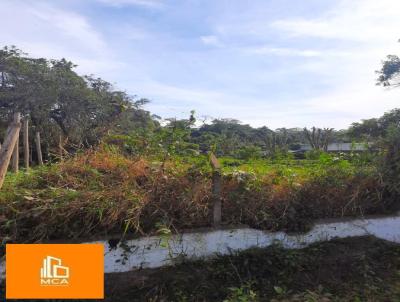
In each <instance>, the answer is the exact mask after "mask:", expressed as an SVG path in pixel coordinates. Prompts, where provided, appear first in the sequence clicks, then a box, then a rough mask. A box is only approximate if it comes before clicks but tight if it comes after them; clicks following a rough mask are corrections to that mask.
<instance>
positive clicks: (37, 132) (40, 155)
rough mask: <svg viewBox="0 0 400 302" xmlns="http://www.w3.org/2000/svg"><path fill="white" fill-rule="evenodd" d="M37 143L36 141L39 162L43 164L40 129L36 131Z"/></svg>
mask: <svg viewBox="0 0 400 302" xmlns="http://www.w3.org/2000/svg"><path fill="white" fill-rule="evenodd" d="M35 143H36V153H37V159H38V164H39V165H43V156H42V147H41V145H40V132H39V131H36V136H35Z"/></svg>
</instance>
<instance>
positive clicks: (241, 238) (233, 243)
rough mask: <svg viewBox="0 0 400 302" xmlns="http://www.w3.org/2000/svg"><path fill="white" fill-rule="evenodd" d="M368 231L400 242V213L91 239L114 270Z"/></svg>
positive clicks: (299, 245)
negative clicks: (289, 228) (290, 225)
mask: <svg viewBox="0 0 400 302" xmlns="http://www.w3.org/2000/svg"><path fill="white" fill-rule="evenodd" d="M366 235H373V236H376V237H378V238H381V239H385V240H388V241H392V242H397V243H400V216H392V217H379V218H367V219H354V220H346V221H344V220H343V221H331V222H321V223H318V224H316V225H315V226H314V227H313V228H312V230H311V231H309V232H308V233H305V234H295V235H289V234H286V233H284V232H266V231H261V230H255V229H251V228H235V229H224V230H209V231H203V232H192V233H183V234H179V235H171V236H169V237H165V236H164V237H162V238H160V237H158V236H151V237H144V238H139V239H133V240H128V241H125V242H124V243H123V244H118V246H117V247H114V248H112V247H111V246H110V244H109V242H108V241H95V242H90V243H102V244H104V246H105V251H106V252H105V255H104V258H105V264H104V265H105V267H104V270H105V272H106V273H114V272H126V271H131V270H136V269H139V268H157V267H161V266H165V265H172V264H174V263H176V262H179V261H180V260H181V259H182V258H185V259H186V260H187V259H199V258H200V259H201V258H209V257H213V256H215V255H216V254H221V255H226V254H229V253H231V252H233V251H238V250H245V249H249V248H252V247H261V248H262V247H267V246H270V245H271V244H273V243H280V244H282V245H283V246H284V247H285V248H288V249H295V248H302V247H305V246H307V245H309V244H311V243H314V242H320V241H327V240H330V239H332V238H346V237H355V236H366ZM4 271H5V264H4V262H3V263H1V264H0V272H1V277H0V279H1V278H4Z"/></svg>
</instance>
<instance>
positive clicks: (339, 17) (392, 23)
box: [270, 0, 400, 44]
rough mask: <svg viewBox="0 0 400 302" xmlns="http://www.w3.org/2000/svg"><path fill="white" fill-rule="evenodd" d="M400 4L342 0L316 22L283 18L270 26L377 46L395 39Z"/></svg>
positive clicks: (301, 33)
mask: <svg viewBox="0 0 400 302" xmlns="http://www.w3.org/2000/svg"><path fill="white" fill-rule="evenodd" d="M399 14H400V1H397V0H380V1H375V0H352V1H348V0H341V1H340V2H339V3H338V5H337V6H336V7H335V8H334V9H333V10H331V11H329V12H328V13H326V14H324V15H322V16H319V17H318V18H315V19H302V18H294V19H281V20H276V21H274V22H272V23H271V24H270V25H271V26H272V27H273V28H275V29H278V30H282V31H286V32H288V33H290V34H292V35H294V36H309V37H317V38H328V39H339V40H349V41H356V42H368V43H376V44H378V43H379V42H380V43H382V42H388V43H391V42H392V41H393V40H396V38H398V37H395V35H396V34H397V33H396V28H398V26H399V25H400V20H399V18H398V16H399Z"/></svg>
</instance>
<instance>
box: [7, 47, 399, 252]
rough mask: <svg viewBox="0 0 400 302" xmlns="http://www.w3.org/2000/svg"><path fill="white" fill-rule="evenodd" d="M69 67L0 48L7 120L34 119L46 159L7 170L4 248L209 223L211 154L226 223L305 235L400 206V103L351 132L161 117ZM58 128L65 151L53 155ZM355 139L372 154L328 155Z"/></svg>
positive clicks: (367, 152)
mask: <svg viewBox="0 0 400 302" xmlns="http://www.w3.org/2000/svg"><path fill="white" fill-rule="evenodd" d="M73 68H74V65H73V63H71V62H68V61H66V60H64V59H62V60H46V59H33V58H30V57H28V56H26V55H25V54H23V53H22V52H21V51H20V50H18V49H16V48H4V49H3V50H1V51H0V78H1V82H0V84H1V85H0V116H1V117H2V118H3V121H6V120H7V118H9V117H10V114H11V113H13V112H15V111H20V112H22V114H23V116H24V117H25V118H27V119H29V120H31V122H32V124H33V127H34V130H39V131H41V132H42V137H43V138H44V145H45V147H46V148H45V149H46V151H47V152H46V159H47V160H48V162H49V164H47V165H45V166H42V167H37V168H34V169H32V170H31V171H29V172H28V173H26V172H25V171H22V172H20V173H18V174H9V175H8V176H7V178H6V182H5V184H4V187H3V188H2V190H1V191H0V234H1V242H2V243H3V244H4V243H5V242H35V241H46V240H51V239H59V238H84V237H87V236H93V235H104V234H110V233H113V234H120V235H121V236H122V234H144V233H146V234H149V233H154V232H157V231H158V230H159V229H160V228H165V227H167V228H169V229H171V230H174V231H176V230H182V229H185V228H194V227H203V226H209V225H210V224H211V213H210V212H211V211H210V208H209V207H210V203H211V196H210V195H211V168H210V165H209V163H208V156H207V153H208V152H209V151H213V152H214V153H215V154H217V156H219V157H220V161H221V163H222V166H223V187H222V202H223V203H222V204H223V206H222V207H223V209H222V210H223V223H224V224H247V225H250V226H252V227H257V228H263V229H268V230H278V229H279V230H287V231H304V230H306V229H307V228H309V227H310V225H311V224H312V222H313V221H314V220H315V219H319V218H326V217H345V216H360V215H366V214H375V213H387V212H393V211H396V210H397V209H398V208H399V206H398V198H399V196H400V186H399V175H400V173H399V172H400V164H399V163H400V158H399V148H400V147H399V142H400V131H399V122H400V109H395V110H392V111H391V112H388V113H386V114H385V115H383V116H382V117H380V118H378V119H370V120H363V121H361V122H360V123H354V124H353V125H352V126H351V127H350V128H349V129H347V130H345V131H344V130H342V131H334V130H333V129H319V128H315V127H314V128H312V129H297V128H296V129H285V128H281V129H276V130H271V129H268V128H267V127H262V128H252V127H251V126H249V125H243V124H241V123H240V122H238V121H236V120H232V119H219V120H213V121H212V122H211V123H209V124H202V125H199V124H198V122H197V121H196V116H195V112H194V111H192V112H191V113H190V116H189V118H188V119H182V120H177V119H166V120H164V121H160V119H159V118H158V117H154V116H151V115H150V113H149V112H147V111H144V110H143V109H141V106H142V105H143V104H145V103H146V102H147V100H146V99H138V100H136V98H133V97H131V96H129V95H127V94H126V93H125V92H122V91H116V90H114V88H113V87H112V85H111V84H109V83H108V82H106V81H104V80H101V79H98V78H97V79H96V78H93V77H92V76H85V77H81V76H79V75H77V74H76V73H75V72H74V71H73ZM382 73H383V71H382ZM5 126H6V123H4V124H3V125H0V127H3V128H2V130H3V131H4V129H5ZM60 135H61V136H62V137H63V139H64V147H65V148H66V149H67V150H68V151H69V158H67V159H65V160H64V161H59V162H57V158H56V157H55V156H54V154H56V153H57V152H55V151H52V150H54V148H57V147H58V145H59V136H60ZM352 141H358V142H365V143H369V145H370V146H372V149H370V150H367V151H366V152H363V153H358V152H355V151H354V152H353V151H352V152H349V153H346V154H344V153H336V154H328V153H325V152H324V151H326V147H327V144H328V143H329V142H352ZM305 143H308V144H309V145H310V146H312V149H313V150H311V151H310V152H307V153H306V154H305V157H306V159H302V160H297V159H295V158H294V156H293V153H291V152H290V150H296V149H298V147H299V145H301V144H305ZM51 162H53V164H50V163H51Z"/></svg>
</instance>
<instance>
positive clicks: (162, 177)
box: [0, 145, 392, 244]
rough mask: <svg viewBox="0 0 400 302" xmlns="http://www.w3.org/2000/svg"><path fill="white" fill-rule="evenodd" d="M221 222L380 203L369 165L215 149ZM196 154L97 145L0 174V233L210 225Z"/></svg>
mask: <svg viewBox="0 0 400 302" xmlns="http://www.w3.org/2000/svg"><path fill="white" fill-rule="evenodd" d="M222 163H223V166H224V168H223V188H222V201H223V212H222V213H223V223H224V224H236V225H237V224H247V225H250V226H252V227H256V228H263V229H268V230H287V231H303V230H306V229H307V228H309V227H310V225H311V224H312V222H313V221H314V220H315V219H319V218H326V217H344V216H360V215H364V214H374V213H385V212H388V211H390V210H391V209H392V208H391V205H390V204H387V203H386V202H385V200H384V199H383V198H382V194H381V184H380V181H379V177H378V174H377V172H376V171H375V169H374V168H373V167H372V166H366V167H363V166H356V165H352V164H350V163H349V162H347V161H343V160H335V159H333V158H329V159H326V160H320V161H318V162H315V161H314V162H311V161H308V162H305V163H306V164H304V165H302V164H301V162H299V161H293V160H291V161H281V162H275V163H272V162H268V161H265V160H253V161H249V162H243V161H236V160H231V159H222ZM210 192H211V168H210V166H209V165H208V160H207V157H206V156H202V155H200V156H192V157H170V158H169V159H168V160H166V161H160V159H159V158H157V157H146V158H143V157H129V156H126V155H124V154H123V153H122V152H121V151H120V150H119V149H118V148H117V147H115V146H108V145H103V146H101V147H100V148H98V149H96V150H89V151H86V152H84V153H81V154H78V155H76V156H75V157H74V158H72V159H69V160H67V161H65V162H62V163H58V164H53V165H49V166H44V167H41V168H36V169H33V170H31V171H30V172H29V173H24V172H20V173H19V174H14V175H13V174H9V175H7V178H6V182H5V184H4V187H3V188H2V190H1V191H0V234H1V241H2V243H3V244H4V243H5V242H18V243H22V242H37V241H46V240H53V239H69V238H85V237H88V236H95V235H98V236H102V235H107V234H119V235H120V236H122V235H124V234H126V233H130V234H136V235H141V234H150V233H156V232H157V231H158V229H159V228H160V226H161V227H167V228H169V229H171V230H172V231H176V230H183V229H187V228H196V227H204V226H210V225H211V212H210V204H211V193H210Z"/></svg>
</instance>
